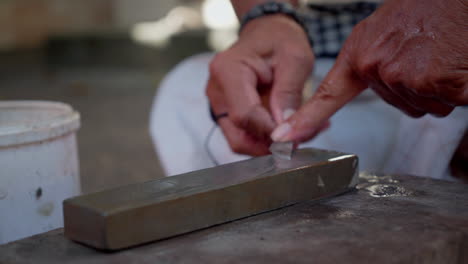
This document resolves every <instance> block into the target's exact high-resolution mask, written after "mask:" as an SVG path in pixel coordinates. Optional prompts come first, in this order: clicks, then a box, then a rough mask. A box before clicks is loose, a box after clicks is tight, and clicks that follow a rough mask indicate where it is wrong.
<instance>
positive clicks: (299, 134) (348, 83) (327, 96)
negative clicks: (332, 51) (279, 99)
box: [271, 55, 367, 142]
mask: <svg viewBox="0 0 468 264" xmlns="http://www.w3.org/2000/svg"><path fill="white" fill-rule="evenodd" d="M365 88H367V83H366V82H364V81H362V80H361V79H360V78H359V77H358V76H357V75H356V74H355V73H354V71H353V70H352V69H351V67H350V65H349V63H348V61H347V60H346V59H344V56H343V55H341V56H339V57H338V59H337V61H336V63H335V65H334V66H333V68H332V69H331V70H330V72H329V73H328V74H327V76H326V77H325V79H324V80H323V82H322V83H321V84H320V86H319V88H318V89H317V91H316V92H315V94H314V95H313V96H312V97H311V98H310V99H309V100H308V101H307V102H306V103H305V104H304V105H303V106H302V107H301V108H300V109H299V110H298V111H297V112H296V113H295V114H294V115H292V116H291V117H290V118H289V119H288V120H287V122H284V123H283V124H282V125H280V126H278V127H277V128H276V129H275V130H274V131H273V133H272V134H271V138H272V139H273V140H274V141H295V142H303V141H306V140H309V139H311V138H312V137H313V136H314V135H315V134H316V132H317V131H318V130H319V129H320V128H321V127H323V125H324V124H325V123H326V121H327V120H328V119H329V118H330V117H331V116H332V115H333V114H334V113H335V112H336V111H338V110H339V109H340V108H341V107H343V106H344V105H345V104H346V103H347V102H349V101H350V100H351V99H353V98H354V97H356V96H357V95H358V94H359V93H361V92H362V91H363V90H364V89H365Z"/></svg>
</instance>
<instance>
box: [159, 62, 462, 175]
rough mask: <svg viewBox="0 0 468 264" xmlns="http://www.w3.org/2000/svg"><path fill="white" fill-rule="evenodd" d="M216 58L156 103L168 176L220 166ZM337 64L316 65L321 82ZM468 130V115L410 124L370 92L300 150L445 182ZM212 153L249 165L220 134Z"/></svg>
mask: <svg viewBox="0 0 468 264" xmlns="http://www.w3.org/2000/svg"><path fill="white" fill-rule="evenodd" d="M212 56H213V55H212V54H202V55H197V56H194V57H191V58H189V59H187V60H185V61H184V62H182V63H180V64H179V65H177V66H176V67H175V68H174V69H173V70H172V71H171V72H170V73H169V74H168V75H167V76H166V78H165V79H164V80H163V82H162V83H161V85H160V87H159V89H158V93H157V96H156V97H155V100H154V104H153V109H152V112H151V120H150V123H151V124H150V129H151V135H152V138H153V142H154V144H155V147H156V150H157V152H158V154H159V158H160V161H161V163H162V166H163V168H164V170H165V172H166V174H167V175H168V176H170V175H175V174H180V173H184V172H189V171H193V170H198V169H203V168H207V167H211V166H214V163H213V161H212V160H211V159H210V156H209V155H208V152H207V151H206V148H205V146H204V144H205V140H206V138H207V136H208V134H209V131H210V129H211V128H212V127H213V125H214V124H213V121H212V120H211V118H210V115H209V111H208V99H207V97H206V96H205V85H206V82H207V79H208V65H209V62H210V60H211V58H212ZM332 64H333V60H317V62H316V66H315V68H316V70H315V73H314V80H315V83H318V82H319V81H320V80H321V79H322V78H323V77H324V76H325V74H326V73H327V72H328V70H329V69H330V67H331V65H332ZM428 124H430V125H428ZM467 125H468V109H467V108H459V109H457V110H456V111H454V113H453V114H451V115H450V116H449V117H447V118H445V119H438V118H434V117H431V116H425V117H423V118H422V119H412V118H409V117H407V116H405V115H404V114H403V113H401V112H400V111H399V110H397V109H395V108H393V107H391V106H389V105H388V104H386V103H385V102H383V101H382V100H380V99H378V98H377V97H376V96H375V95H374V94H373V92H372V91H366V92H365V93H364V94H362V95H360V96H359V97H357V98H356V99H355V100H353V101H352V102H350V103H349V104H348V105H346V106H345V107H344V108H342V109H341V110H340V111H338V112H337V113H336V114H335V115H334V116H333V117H332V118H331V127H330V129H328V130H327V131H325V132H324V133H322V134H320V135H319V136H318V137H316V138H315V139H313V140H311V141H309V142H306V143H304V144H302V145H301V147H317V148H323V149H332V150H338V151H342V152H349V153H355V154H357V155H358V156H359V159H360V169H361V170H370V171H383V172H386V173H395V172H398V173H410V174H419V175H425V176H430V177H433V178H446V177H447V176H446V175H447V166H448V162H449V161H450V158H451V156H452V154H453V152H454V150H455V148H456V146H457V144H458V142H459V140H460V138H461V136H462V135H463V132H464V130H465V129H466V128H467ZM416 139H417V142H415V140H416ZM410 143H414V144H412V145H411V144H410ZM416 143H417V144H416ZM410 146H412V147H410ZM441 146H442V147H443V151H441ZM208 148H209V151H211V153H212V154H213V156H214V157H215V158H216V160H217V162H219V163H220V164H224V163H230V162H234V161H238V160H242V159H246V158H248V156H245V155H238V154H235V153H233V152H232V151H231V150H230V148H229V145H228V144H227V142H226V140H225V139H224V136H223V135H222V133H221V130H220V129H219V128H218V129H216V131H215V132H214V134H213V136H212V137H211V139H210V141H209V144H208ZM442 155H443V157H441V156H442Z"/></svg>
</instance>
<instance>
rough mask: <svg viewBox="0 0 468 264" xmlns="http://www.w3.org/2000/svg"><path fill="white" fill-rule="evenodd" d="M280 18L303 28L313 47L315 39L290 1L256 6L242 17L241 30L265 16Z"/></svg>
mask: <svg viewBox="0 0 468 264" xmlns="http://www.w3.org/2000/svg"><path fill="white" fill-rule="evenodd" d="M267 17H268V18H270V17H274V18H280V21H281V20H283V21H284V19H285V20H286V21H287V22H289V23H294V24H295V25H296V26H298V27H299V28H300V29H302V31H303V33H304V34H305V36H306V38H307V40H308V42H309V44H310V46H312V47H313V40H312V37H311V35H309V34H308V31H309V30H308V28H307V25H306V23H305V21H304V18H303V17H301V16H300V15H299V14H298V13H297V12H296V10H295V9H294V7H293V6H292V5H290V4H288V3H282V2H278V1H267V2H265V3H263V4H260V5H257V6H254V7H253V8H252V9H251V10H249V11H248V12H247V13H246V14H245V16H244V17H243V18H242V21H241V27H240V30H239V31H240V32H242V31H243V30H244V29H245V28H246V26H247V25H248V24H251V23H254V22H256V21H259V20H260V19H262V20H263V19H265V18H267Z"/></svg>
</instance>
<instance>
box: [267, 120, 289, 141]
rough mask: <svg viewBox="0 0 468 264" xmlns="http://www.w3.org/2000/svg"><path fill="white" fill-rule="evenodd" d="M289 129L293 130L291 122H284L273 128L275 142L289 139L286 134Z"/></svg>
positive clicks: (272, 134)
mask: <svg viewBox="0 0 468 264" xmlns="http://www.w3.org/2000/svg"><path fill="white" fill-rule="evenodd" d="M289 131H291V125H290V124H289V123H283V124H281V125H279V126H278V127H277V128H276V129H275V130H273V133H271V139H272V140H273V141H275V142H282V141H287V139H286V136H287V135H288V133H289Z"/></svg>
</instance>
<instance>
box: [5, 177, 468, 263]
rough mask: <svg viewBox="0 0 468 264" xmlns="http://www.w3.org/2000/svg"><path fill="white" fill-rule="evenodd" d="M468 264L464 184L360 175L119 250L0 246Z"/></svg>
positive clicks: (43, 241) (89, 255)
mask: <svg viewBox="0 0 468 264" xmlns="http://www.w3.org/2000/svg"><path fill="white" fill-rule="evenodd" d="M343 262H346V263H379V264H380V263H468V185H465V184H460V183H449V182H443V181H436V180H431V179H425V178H420V177H411V176H383V177H376V176H375V175H371V174H363V175H362V178H361V183H360V184H359V185H358V190H356V191H353V192H350V193H347V194H344V195H341V196H338V197H334V198H331V199H326V200H322V201H315V202H306V203H301V204H297V205H294V206H289V207H287V208H283V209H280V210H275V211H272V212H269V213H265V214H260V215H256V216H253V217H249V218H245V219H242V220H239V221H234V222H231V223H228V224H223V225H218V226H215V227H213V228H209V229H204V230H201V231H197V232H193V233H190V234H187V235H183V236H178V237H175V238H172V239H167V240H162V241H159V242H156V243H151V244H146V245H143V246H140V247H136V248H130V249H127V250H123V251H118V252H101V251H96V250H94V249H91V248H88V247H86V246H83V245H80V244H77V243H75V242H72V241H69V240H67V239H66V238H65V237H64V236H63V232H62V230H61V229H59V230H54V231H51V232H48V233H44V234H41V235H37V236H34V237H30V238H27V239H23V240H20V241H17V242H13V243H10V244H6V245H3V246H0V263H2V264H3V263H11V264H16V263H96V264H101V263H102V264H104V263H343Z"/></svg>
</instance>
